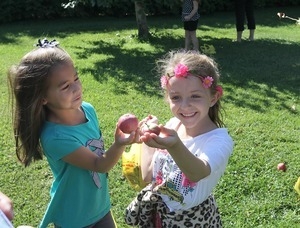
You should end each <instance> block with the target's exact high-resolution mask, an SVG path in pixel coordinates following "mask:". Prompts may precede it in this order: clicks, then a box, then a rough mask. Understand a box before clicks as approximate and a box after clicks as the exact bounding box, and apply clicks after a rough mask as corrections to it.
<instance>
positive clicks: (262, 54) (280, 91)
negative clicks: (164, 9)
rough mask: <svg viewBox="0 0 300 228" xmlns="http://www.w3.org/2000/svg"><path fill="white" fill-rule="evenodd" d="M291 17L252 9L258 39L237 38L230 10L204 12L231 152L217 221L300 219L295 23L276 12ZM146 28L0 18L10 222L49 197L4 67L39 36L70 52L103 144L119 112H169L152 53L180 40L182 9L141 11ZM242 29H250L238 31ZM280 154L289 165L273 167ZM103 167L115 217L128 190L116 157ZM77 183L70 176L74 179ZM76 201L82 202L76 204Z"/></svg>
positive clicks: (284, 222)
mask: <svg viewBox="0 0 300 228" xmlns="http://www.w3.org/2000/svg"><path fill="white" fill-rule="evenodd" d="M280 11H281V12H285V13H286V14H287V15H289V16H292V17H298V16H300V15H299V12H300V8H299V7H293V8H284V9H282V8H271V9H261V10H257V11H256V20H257V30H256V41H255V42H248V41H244V42H242V43H235V42H232V40H233V39H234V38H235V25H234V23H235V21H234V13H233V12H226V13H215V14H214V15H202V18H200V25H199V29H198V31H197V34H198V37H199V39H200V46H201V50H202V51H203V52H204V53H206V54H208V55H210V56H212V57H214V58H215V60H216V61H217V62H218V63H219V67H220V70H221V84H222V85H223V87H224V97H223V106H224V108H225V110H226V112H225V113H224V120H225V123H226V125H227V127H228V129H229V131H230V134H231V135H232V137H233V138H234V141H235V149H234V153H233V155H232V157H231V159H230V162H229V165H228V168H227V171H226V173H225V175H224V177H223V178H222V180H221V181H220V183H219V185H218V187H217V189H216V190H215V195H216V198H217V202H218V204H219V207H220V211H221V214H222V218H223V222H224V227H249V228H250V227H251V228H252V227H264V228H265V227H300V225H299V224H300V196H299V195H297V193H296V191H295V190H294V189H293V186H294V184H295V182H296V181H297V179H298V177H299V176H300V171H299V170H300V160H299V159H297V157H298V156H299V152H300V139H299V135H300V116H299V110H300V100H299V96H300V36H299V34H300V26H299V25H298V26H297V25H296V24H295V23H294V22H293V21H290V20H286V19H282V20H279V18H278V17H277V15H276V13H277V12H280ZM147 20H148V25H149V28H150V31H151V33H152V37H151V39H150V40H149V41H147V42H139V41H138V40H137V39H136V34H137V28H136V22H135V18H133V17H128V18H118V19H116V18H97V19H66V20H53V21H29V22H18V23H11V24H6V25H0V56H1V58H0V75H1V76H0V85H1V86H0V96H1V99H0V106H1V109H0V112H1V115H0V136H1V142H0V151H1V152H0V190H1V191H3V192H5V193H6V194H8V195H9V196H10V197H11V198H12V199H13V201H14V207H15V220H14V225H15V226H19V225H21V224H27V225H31V226H37V225H38V224H39V221H40V220H41V218H42V216H43V213H44V211H45V209H46V206H47V203H48V200H49V188H50V185H51V182H52V174H51V171H50V169H49V168H48V165H47V162H46V161H45V160H43V161H40V162H36V163H34V164H33V165H31V166H30V167H28V168H24V167H23V166H22V165H21V164H20V163H18V162H17V159H16V156H15V152H14V141H13V134H12V126H11V120H10V118H11V113H10V111H9V108H10V106H9V103H8V100H9V99H8V98H9V95H8V91H7V81H6V72H7V69H8V67H9V66H10V65H12V64H14V63H17V62H18V61H19V60H20V58H21V57H22V56H23V55H24V54H25V53H27V52H28V51H30V50H31V49H32V48H33V47H32V46H33V44H34V43H35V42H36V40H37V39H38V38H44V37H47V38H48V39H54V38H55V39H57V40H58V41H59V42H60V44H61V46H62V47H63V48H65V49H66V50H67V51H68V52H69V53H70V55H71V56H72V57H73V59H74V62H75V65H76V67H77V69H78V72H79V75H80V77H81V80H82V83H83V88H84V92H83V93H84V100H86V101H88V102H90V103H92V104H93V105H94V106H95V108H96V111H97V113H98V117H99V121H100V125H101V128H102V131H103V134H104V137H105V143H106V147H108V146H109V145H110V144H111V143H112V139H113V131H114V126H115V123H116V121H117V120H118V118H119V116H121V115H122V114H124V113H127V112H132V113H134V114H136V115H137V116H138V117H139V118H143V117H145V116H146V115H148V114H149V113H151V114H153V115H156V116H157V117H158V118H159V120H160V122H161V123H164V122H165V121H167V120H168V119H169V118H170V117H171V115H170V111H169V109H168V107H167V105H166V104H165V103H164V100H163V98H162V96H161V92H160V87H159V75H155V73H154V71H153V68H154V63H155V60H156V59H157V58H159V57H161V56H162V55H163V54H165V53H166V52H167V51H168V50H170V49H177V48H182V47H183V44H184V32H183V29H182V26H181V22H180V17H179V16H178V17H153V18H152V17H148V18H147ZM174 25H177V26H178V28H176V26H174ZM244 33H245V34H244V38H246V37H247V36H248V31H245V32H244ZM279 162H286V163H287V171H286V172H279V171H277V170H276V166H277V164H278V163H279ZM109 176H110V193H111V200H112V204H113V207H112V210H113V213H114V216H115V218H116V221H117V223H118V226H119V227H121V228H122V227H127V226H126V225H125V224H124V222H123V211H124V209H125V208H126V206H127V205H128V204H129V203H130V201H131V200H132V199H133V197H134V196H135V194H136V192H135V191H133V190H132V189H131V188H130V187H129V185H128V183H127V182H126V180H124V178H123V177H122V174H121V166H120V163H119V164H118V165H117V166H115V167H114V168H113V170H112V171H111V172H110V174H109ZM74 188H76V186H74ZM83 210H84V209H83Z"/></svg>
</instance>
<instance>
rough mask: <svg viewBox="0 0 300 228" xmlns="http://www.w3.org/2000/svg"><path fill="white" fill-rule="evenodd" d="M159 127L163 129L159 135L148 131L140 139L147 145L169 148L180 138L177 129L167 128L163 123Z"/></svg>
mask: <svg viewBox="0 0 300 228" xmlns="http://www.w3.org/2000/svg"><path fill="white" fill-rule="evenodd" d="M159 127H160V129H161V132H160V135H159V136H158V135H156V134H154V133H148V132H146V133H145V134H144V135H142V136H141V138H140V140H141V141H142V142H144V143H145V144H146V145H147V146H150V147H154V148H160V149H168V148H170V147H172V146H173V145H175V144H176V143H177V142H178V140H180V139H179V137H178V135H177V132H176V131H175V130H173V129H169V128H166V127H164V126H163V125H159Z"/></svg>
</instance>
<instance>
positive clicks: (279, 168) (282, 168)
mask: <svg viewBox="0 0 300 228" xmlns="http://www.w3.org/2000/svg"><path fill="white" fill-rule="evenodd" d="M277 169H278V170H280V171H283V172H285V171H286V165H285V163H284V162H281V163H279V164H278V165H277Z"/></svg>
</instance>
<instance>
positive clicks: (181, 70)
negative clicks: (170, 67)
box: [160, 63, 223, 96]
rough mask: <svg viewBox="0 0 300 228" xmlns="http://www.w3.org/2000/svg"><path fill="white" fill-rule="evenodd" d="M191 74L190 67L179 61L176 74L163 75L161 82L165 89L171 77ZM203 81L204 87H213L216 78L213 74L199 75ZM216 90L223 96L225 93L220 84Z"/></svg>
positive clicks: (182, 76) (183, 76) (175, 70)
mask: <svg viewBox="0 0 300 228" xmlns="http://www.w3.org/2000/svg"><path fill="white" fill-rule="evenodd" d="M188 75H189V68H188V67H187V66H186V65H184V64H182V63H179V64H177V65H176V66H175V68H174V75H169V74H167V75H163V76H162V77H161V78H160V83H161V87H162V88H163V89H165V88H166V86H167V85H168V83H169V79H170V78H171V77H174V76H175V77H177V78H186V77H187V76H188ZM198 77H199V78H200V79H201V81H202V85H203V87H204V88H206V89H208V88H210V87H211V85H212V83H213V82H214V79H213V77H211V76H205V77H203V76H198ZM216 90H217V91H218V93H219V94H220V95H221V96H222V95H223V88H222V87H221V86H220V85H217V86H216Z"/></svg>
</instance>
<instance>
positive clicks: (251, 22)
mask: <svg viewBox="0 0 300 228" xmlns="http://www.w3.org/2000/svg"><path fill="white" fill-rule="evenodd" d="M245 18H246V19H247V26H248V29H249V40H250V41H254V31H255V28H256V25H255V18H254V0H235V20H236V32H237V36H236V41H237V42H241V41H242V34H243V31H244V29H245V27H244V24H245Z"/></svg>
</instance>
